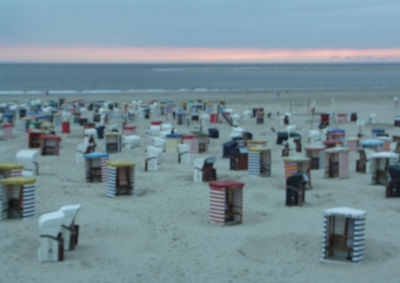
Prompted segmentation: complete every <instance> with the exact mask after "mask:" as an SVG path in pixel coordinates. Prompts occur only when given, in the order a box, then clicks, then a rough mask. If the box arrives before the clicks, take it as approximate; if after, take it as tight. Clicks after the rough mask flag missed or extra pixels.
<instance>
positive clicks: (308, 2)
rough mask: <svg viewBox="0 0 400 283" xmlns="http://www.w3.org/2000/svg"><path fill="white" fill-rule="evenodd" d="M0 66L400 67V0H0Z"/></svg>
mask: <svg viewBox="0 0 400 283" xmlns="http://www.w3.org/2000/svg"><path fill="white" fill-rule="evenodd" d="M0 62H127V63H128V62H400V0H375V1H372V0H297V1H296V0H246V1H243V0H199V1H190V0H36V1H35V0H0Z"/></svg>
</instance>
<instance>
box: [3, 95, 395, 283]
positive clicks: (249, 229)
mask: <svg viewBox="0 0 400 283" xmlns="http://www.w3.org/2000/svg"><path fill="white" fill-rule="evenodd" d="M398 94H399V92H398V90H365V91H364V90H357V91H335V90H331V91H323V90H315V91H280V92H279V95H278V94H277V92H276V91H260V92H257V91H252V92H235V93H229V92H214V93H213V92H204V93H168V94H163V93H152V94H149V93H135V94H112V95H110V94H107V93H101V94H98V95H95V94H93V95H85V96H82V95H78V94H77V95H67V96H65V99H66V101H72V100H74V99H84V100H85V101H97V100H106V101H117V102H127V103H131V102H132V101H137V100H142V101H143V102H149V101H150V100H153V99H154V100H156V101H164V100H173V101H174V102H175V103H179V102H185V101H189V100H194V99H201V100H202V101H211V102H217V101H219V100H225V103H226V108H231V109H233V113H237V114H240V115H241V119H240V121H239V126H240V127H242V128H244V130H246V131H248V132H251V133H252V134H253V139H254V140H257V141H258V140H260V141H267V145H268V147H271V148H272V164H271V177H265V178H264V177H254V176H249V174H248V172H247V170H246V171H233V170H230V169H229V159H226V158H222V147H223V143H225V142H227V141H229V140H230V138H229V134H230V133H231V132H232V127H231V126H229V125H228V124H223V123H219V124H209V125H207V128H218V130H219V138H218V139H210V143H209V151H208V152H207V153H201V154H193V155H192V156H191V160H192V164H193V160H194V159H195V158H197V157H202V156H204V157H209V156H215V157H216V162H215V164H214V167H215V168H216V170H217V178H218V179H219V180H221V179H231V180H235V181H240V182H243V183H245V186H244V189H243V223H242V224H240V225H232V226H220V225H216V224H211V223H208V211H209V192H210V188H209V186H208V184H207V183H206V182H203V183H194V182H193V166H192V165H184V164H178V161H177V154H176V153H163V155H162V159H161V165H160V168H159V171H157V172H145V171H144V160H145V158H146V156H147V155H146V152H145V148H146V146H147V145H150V144H151V137H150V136H149V135H147V134H146V130H148V129H149V127H150V121H153V120H161V121H164V123H170V124H172V126H173V127H174V128H175V129H176V131H177V132H178V133H181V134H183V133H190V132H191V131H192V130H194V129H195V127H196V122H192V123H191V125H190V126H189V127H188V126H186V125H177V123H176V120H173V119H172V115H170V116H169V118H168V121H165V116H158V115H157V113H156V112H154V113H152V116H151V118H150V120H146V119H143V118H140V117H138V118H137V119H136V120H135V121H134V122H131V123H132V124H134V125H136V126H137V134H138V135H139V136H140V137H141V145H140V147H136V148H132V149H131V148H126V147H124V148H123V149H122V152H120V153H114V154H110V160H128V161H131V162H133V163H135V164H136V167H135V189H134V190H135V192H134V194H133V195H132V196H118V197H116V198H109V197H107V195H106V184H105V183H87V182H86V180H85V169H84V164H83V163H81V164H76V162H75V153H76V146H77V145H78V144H79V143H81V142H82V140H83V137H82V127H81V126H79V124H74V123H71V133H70V134H61V128H60V127H58V128H56V133H57V135H59V136H60V137H61V138H62V142H61V148H60V155H59V156H39V164H40V175H39V176H37V182H36V184H35V188H36V197H35V198H36V199H35V209H36V211H35V217H34V218H32V219H29V220H21V219H6V220H3V221H1V223H0V226H1V228H0V254H1V256H0V282H378V281H381V280H385V281H387V282H397V281H398V278H399V263H400V255H399V249H400V237H399V235H400V228H399V227H398V220H397V217H398V215H399V213H400V206H399V200H398V199H396V198H385V187H384V186H383V185H371V174H368V173H366V174H361V173H357V172H355V167H356V160H357V159H358V157H359V155H358V154H357V153H354V152H351V153H350V163H349V171H350V172H349V178H345V179H339V178H330V179H326V178H324V170H323V169H319V170H312V171H311V175H312V186H313V188H312V190H307V191H306V195H305V203H304V205H303V206H301V207H298V206H294V207H287V206H286V205H285V189H286V186H285V171H284V163H283V159H282V156H281V150H282V146H281V145H277V144H276V137H277V133H276V132H277V131H285V130H286V126H285V125H283V123H282V121H281V115H282V114H283V113H286V112H291V113H292V116H291V124H293V125H296V131H297V132H298V133H300V134H301V137H302V145H303V147H304V146H307V145H308V143H307V132H308V130H311V129H317V128H318V123H319V115H315V117H314V120H312V115H311V107H310V104H311V103H312V102H313V101H315V103H316V109H315V111H316V112H317V113H322V112H327V111H334V112H335V113H350V112H356V113H357V114H358V118H359V119H364V120H365V121H366V124H365V126H364V127H363V128H362V134H363V139H369V138H370V137H371V129H373V128H384V129H385V130H386V132H387V133H389V134H390V135H391V136H393V135H400V128H397V127H394V126H393V121H394V116H395V115H397V114H398V109H395V106H394V103H393V97H394V96H398ZM58 97H59V96H57V95H51V94H50V95H49V96H44V95H43V96H39V95H37V96H29V95H15V96H12V97H10V96H5V95H4V96H0V102H5V101H12V100H13V101H14V100H16V101H19V102H20V103H23V102H25V101H26V100H27V99H32V98H33V99H41V100H42V101H45V100H50V99H53V100H57V99H58ZM259 106H262V107H264V109H265V112H266V113H268V112H270V113H271V118H267V117H266V118H265V122H264V124H256V121H255V119H254V118H251V119H250V118H247V119H246V118H245V117H244V115H243V112H244V111H246V110H250V109H253V108H257V107H259ZM215 111H216V104H214V113H215ZM278 113H279V115H278ZM370 113H375V114H376V117H377V119H376V123H375V124H372V125H370V124H369V123H368V119H369V115H370ZM337 127H338V128H341V129H344V130H345V132H346V138H348V137H352V136H356V135H357V133H358V132H359V128H358V125H357V123H356V122H347V123H346V124H342V125H338V126H337ZM207 128H206V129H204V130H205V131H207ZM273 130H275V131H273ZM13 134H14V136H13V138H12V139H11V140H2V141H0V145H1V146H0V154H1V162H15V154H16V152H17V151H18V150H20V149H24V148H26V133H25V132H23V131H21V130H19V121H17V123H16V126H15V127H14V129H13ZM96 143H97V148H96V151H104V141H103V140H97V139H96ZM298 154H299V155H301V156H304V154H305V153H304V149H303V150H302V152H301V153H298ZM69 204H81V205H82V207H81V210H80V211H79V214H78V216H77V221H76V223H77V224H79V225H80V235H79V243H78V245H77V247H76V248H75V249H74V250H73V251H66V252H65V259H64V261H63V262H50V263H49V262H45V263H43V262H40V261H39V260H38V256H37V249H38V245H39V232H38V218H39V216H40V215H42V214H43V213H48V212H52V211H56V210H58V209H59V208H60V207H61V206H63V205H69ZM334 207H351V208H357V209H362V210H366V211H367V216H366V240H365V258H364V260H363V261H362V262H361V263H360V264H352V263H350V262H340V263H331V262H329V263H328V262H324V263H322V262H321V261H320V258H321V251H322V232H323V212H324V211H325V210H327V209H329V208H334Z"/></svg>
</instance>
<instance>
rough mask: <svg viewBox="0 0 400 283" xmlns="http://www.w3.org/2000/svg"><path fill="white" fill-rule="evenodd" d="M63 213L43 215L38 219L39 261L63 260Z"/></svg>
mask: <svg viewBox="0 0 400 283" xmlns="http://www.w3.org/2000/svg"><path fill="white" fill-rule="evenodd" d="M63 220H64V213H63V212H61V211H56V212H51V213H45V214H43V215H42V216H40V218H39V236H40V239H39V249H38V258H39V260H40V261H62V260H63V259H64V241H63V238H62V231H61V225H62V221H63Z"/></svg>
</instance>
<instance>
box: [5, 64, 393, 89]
mask: <svg viewBox="0 0 400 283" xmlns="http://www.w3.org/2000/svg"><path fill="white" fill-rule="evenodd" d="M374 89H375V90H376V89H378V90H379V89H382V90H383V89H385V90H393V89H395V90H397V89H398V90H399V91H400V64H0V95H10V94H42V93H43V92H45V91H46V90H48V91H49V92H50V93H52V94H70V93H82V94H88V95H89V94H92V93H142V92H149V93H163V92H166V93H169V92H207V91H220V92H232V91H263V90H269V91H284V90H374Z"/></svg>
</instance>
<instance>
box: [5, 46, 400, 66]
mask: <svg viewBox="0 0 400 283" xmlns="http://www.w3.org/2000/svg"><path fill="white" fill-rule="evenodd" d="M399 61H400V48H389V49H262V48H199V47H187V48H186V47H125V46H120V47H96V46H75V47H63V46H56V47H54V46H53V47H47V46H23V47H21V46H0V62H88V63H90V62H92V63H95V62H106V63H111V62H115V63H136V62H138V63H143V62H249V63H258V62H260V63H262V62H266V63H275V62H276V63H279V62H282V63H286V62H399Z"/></svg>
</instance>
